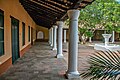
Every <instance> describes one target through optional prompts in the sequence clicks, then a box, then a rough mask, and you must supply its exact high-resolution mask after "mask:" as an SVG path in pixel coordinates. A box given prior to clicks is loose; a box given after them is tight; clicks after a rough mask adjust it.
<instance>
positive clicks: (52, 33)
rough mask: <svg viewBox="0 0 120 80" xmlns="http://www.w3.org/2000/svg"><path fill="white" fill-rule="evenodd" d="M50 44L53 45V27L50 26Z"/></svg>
mask: <svg viewBox="0 0 120 80" xmlns="http://www.w3.org/2000/svg"><path fill="white" fill-rule="evenodd" d="M50 46H53V28H51V45H50Z"/></svg>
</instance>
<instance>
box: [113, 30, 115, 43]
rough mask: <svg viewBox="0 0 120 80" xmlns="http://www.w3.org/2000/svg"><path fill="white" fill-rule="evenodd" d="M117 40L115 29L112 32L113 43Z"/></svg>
mask: <svg viewBox="0 0 120 80" xmlns="http://www.w3.org/2000/svg"><path fill="white" fill-rule="evenodd" d="M114 42H115V31H113V32H112V43H114Z"/></svg>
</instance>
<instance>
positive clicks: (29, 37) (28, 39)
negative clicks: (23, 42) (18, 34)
mask: <svg viewBox="0 0 120 80" xmlns="http://www.w3.org/2000/svg"><path fill="white" fill-rule="evenodd" d="M28 42H30V26H28Z"/></svg>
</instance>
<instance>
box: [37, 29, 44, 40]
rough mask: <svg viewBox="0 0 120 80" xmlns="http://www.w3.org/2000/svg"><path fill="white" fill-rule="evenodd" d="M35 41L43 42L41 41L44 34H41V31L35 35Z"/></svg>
mask: <svg viewBox="0 0 120 80" xmlns="http://www.w3.org/2000/svg"><path fill="white" fill-rule="evenodd" d="M37 39H38V40H43V39H44V33H43V32H42V31H39V32H38V33H37Z"/></svg>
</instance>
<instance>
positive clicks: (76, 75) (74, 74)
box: [66, 71, 80, 79]
mask: <svg viewBox="0 0 120 80" xmlns="http://www.w3.org/2000/svg"><path fill="white" fill-rule="evenodd" d="M66 77H67V78H68V79H72V78H80V73H79V72H78V71H76V72H66Z"/></svg>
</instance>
